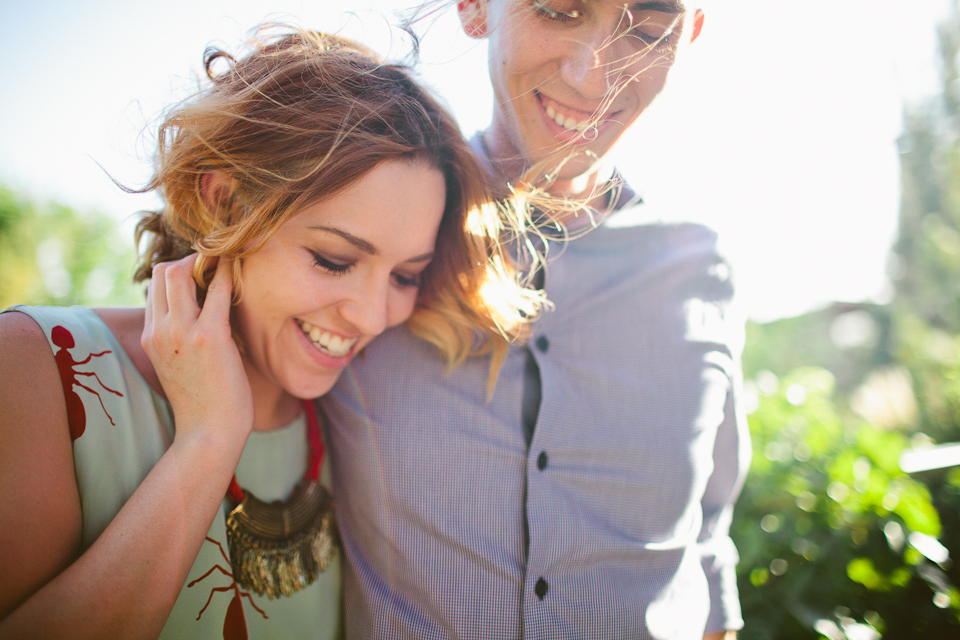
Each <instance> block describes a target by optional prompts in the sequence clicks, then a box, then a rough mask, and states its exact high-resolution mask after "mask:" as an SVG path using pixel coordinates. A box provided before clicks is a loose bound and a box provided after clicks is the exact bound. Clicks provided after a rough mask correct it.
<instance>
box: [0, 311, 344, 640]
mask: <svg viewBox="0 0 960 640" xmlns="http://www.w3.org/2000/svg"><path fill="white" fill-rule="evenodd" d="M6 311H20V312H22V313H25V314H27V315H28V316H30V317H31V318H33V319H34V320H35V321H36V322H37V324H39V325H40V327H41V328H42V329H43V332H44V334H45V335H46V336H47V340H48V341H49V343H50V348H51V349H52V350H53V353H54V357H55V358H56V359H57V360H58V366H59V368H60V371H61V381H62V382H63V383H64V390H65V394H64V396H65V398H66V400H67V408H68V413H69V414H70V418H71V419H70V422H71V424H70V431H71V437H73V438H74V440H73V459H74V465H75V469H76V476H77V488H78V489H79V492H80V505H81V509H82V512H83V535H82V543H81V544H82V548H81V550H82V551H86V550H87V549H88V548H89V547H90V545H91V544H93V542H94V541H95V540H96V539H97V537H98V536H99V535H100V534H101V533H102V532H103V530H104V529H105V528H106V527H107V525H108V524H109V523H110V521H111V520H113V518H114V517H115V516H116V515H117V513H118V512H119V511H120V508H121V507H122V506H123V505H124V503H125V502H126V501H127V500H128V499H129V498H130V496H131V495H132V494H133V492H134V491H136V489H137V487H138V486H139V485H140V483H141V482H142V481H143V479H144V478H145V477H146V476H147V474H148V473H149V472H150V470H151V469H152V468H153V466H154V465H155V464H156V463H157V462H158V461H159V460H160V457H161V456H162V455H163V454H164V452H165V451H166V450H167V448H168V447H169V446H170V444H171V442H172V441H173V435H174V422H173V412H172V410H171V408H170V405H169V404H168V403H167V402H166V400H164V399H163V398H161V397H160V396H158V395H157V394H156V393H154V391H153V390H152V389H151V388H150V387H149V386H148V385H147V383H146V381H145V380H144V379H143V377H142V376H141V375H140V373H139V371H137V369H136V367H135V366H134V365H133V362H132V361H131V360H130V358H129V356H128V355H127V354H126V352H125V351H124V350H123V348H122V347H121V346H120V343H119V342H118V341H117V339H116V337H115V336H114V335H113V333H111V332H110V330H109V329H108V328H107V326H106V325H105V324H104V323H103V321H102V320H101V319H100V317H99V316H98V315H97V314H96V313H94V312H93V311H91V310H90V309H87V308H85V307H68V308H67V307H27V306H14V307H10V308H9V309H7V310H6ZM56 327H61V329H56ZM67 336H69V338H67ZM70 338H72V340H70ZM71 342H72V346H71ZM68 387H69V390H68ZM78 405H79V406H78ZM81 423H82V424H81ZM307 455H308V445H307V435H306V418H305V417H304V416H302V415H301V416H300V417H299V418H297V419H296V420H294V421H293V422H292V423H290V424H289V425H287V426H285V427H283V428H281V429H277V430H275V431H270V432H265V433H261V432H254V433H252V434H251V435H250V438H249V440H248V441H247V444H246V446H245V447H244V450H243V455H242V456H241V458H240V463H239V465H238V466H237V472H236V473H237V481H238V483H239V484H240V486H241V487H243V488H244V489H248V490H250V491H252V492H253V493H254V494H255V495H256V496H257V497H258V498H260V499H261V500H265V501H268V502H269V501H271V500H281V499H284V498H286V496H287V494H289V493H290V491H291V490H292V489H293V487H294V486H295V485H296V484H297V482H298V481H299V480H300V478H301V477H303V474H304V472H305V471H306V468H307ZM321 480H322V481H323V483H324V484H325V485H327V486H328V487H329V486H330V469H329V463H328V461H327V460H326V459H325V460H324V461H323V466H322V468H321ZM229 509H230V505H229V504H227V503H226V501H225V502H224V505H223V507H222V508H221V509H220V511H219V512H218V513H217V516H216V518H215V519H214V521H213V525H212V526H211V527H210V532H209V533H208V534H207V535H208V537H209V538H211V539H213V540H216V541H217V543H218V544H215V543H212V542H210V541H209V540H208V541H206V542H204V543H203V546H202V547H201V549H200V553H199V555H198V556H197V559H196V561H195V562H194V564H193V568H192V569H191V570H190V576H189V577H188V578H187V585H189V584H190V583H191V582H193V581H194V580H197V579H199V578H201V577H202V576H203V575H204V574H206V573H207V572H208V571H210V570H211V569H213V568H214V566H215V565H219V566H220V568H221V569H222V570H223V571H221V570H217V569H214V570H213V572H212V573H210V575H209V576H207V577H206V578H204V579H203V580H200V581H199V582H198V583H197V584H195V585H194V586H192V587H187V586H186V585H184V588H183V590H182V591H181V592H180V596H179V598H178V599H177V602H176V604H175V605H174V607H173V611H172V612H171V613H170V617H169V618H168V619H167V624H166V626H165V627H164V629H163V633H162V634H161V635H160V637H161V638H171V639H172V638H178V639H180V638H210V639H220V638H224V637H225V635H224V622H225V620H226V615H227V607H228V606H229V605H230V603H231V600H232V599H233V598H234V597H235V595H236V591H235V590H234V588H233V580H232V578H231V577H230V576H229V575H227V574H229V573H232V572H231V568H230V562H229V560H228V559H227V557H228V556H229V550H228V548H227V535H226V528H225V518H226V515H227V513H228V512H229V511H228V510H229ZM220 547H222V549H223V553H221V550H220ZM224 554H226V556H227V557H225V556H224ZM340 581H341V577H340V560H339V556H338V557H337V558H336V559H334V561H333V562H332V563H331V565H330V567H329V569H328V570H327V571H325V572H324V573H322V574H321V575H320V576H319V577H318V578H317V580H316V581H315V582H314V583H313V584H312V585H310V586H309V587H307V588H306V589H304V590H302V591H300V592H298V593H296V594H294V595H293V596H292V597H289V598H287V597H280V598H277V599H275V600H269V599H268V598H267V597H266V596H262V597H261V596H258V595H257V594H255V593H251V594H250V598H247V597H241V598H240V603H241V605H242V607H243V609H242V610H243V617H244V619H245V621H246V629H247V637H249V638H250V639H251V640H257V639H265V638H278V639H280V638H283V639H285V638H298V639H299V638H316V639H321V638H323V639H326V638H337V637H339V636H340V633H341V621H340V617H341V582H340ZM214 589H220V590H219V591H214ZM240 591H241V592H243V589H242V588H240ZM251 598H252V601H253V603H255V604H256V606H257V607H259V608H260V609H261V610H262V611H263V612H264V614H266V615H263V614H261V613H259V612H258V611H257V610H256V609H255V608H254V607H253V606H252V605H251ZM208 599H209V600H210V602H209V605H208V606H207V608H206V609H205V610H203V608H204V605H205V604H206V603H207V600H208ZM234 608H236V605H234ZM201 610H203V614H202V615H200V612H201ZM198 616H199V620H198V619H197V618H198ZM238 637H243V636H242V634H239V636H238Z"/></svg>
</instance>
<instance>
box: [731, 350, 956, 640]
mask: <svg viewBox="0 0 960 640" xmlns="http://www.w3.org/2000/svg"><path fill="white" fill-rule="evenodd" d="M767 375H770V374H767ZM764 387H765V390H766V392H767V393H766V395H761V397H760V399H759V405H758V407H757V409H756V411H755V412H754V413H753V414H752V415H751V416H750V430H751V435H752V438H753V446H754V458H753V464H752V467H751V470H750V476H749V477H748V480H747V484H746V486H745V488H744V492H743V495H742V497H741V499H740V501H739V502H738V506H737V511H736V517H735V522H734V527H733V536H734V538H735V540H736V542H737V547H738V548H739V550H740V556H741V560H740V567H739V581H740V598H741V602H742V605H743V609H744V614H745V618H746V621H747V625H746V628H745V629H744V631H743V632H742V633H741V637H742V638H744V639H745V640H750V639H751V638H777V639H790V638H817V637H820V635H821V634H824V633H825V630H826V632H828V633H833V632H836V633H840V634H842V633H844V629H846V630H847V631H846V633H847V634H848V635H849V637H857V636H856V634H857V633H860V634H863V633H865V632H869V631H870V630H871V629H872V630H873V633H876V634H880V633H883V634H884V635H883V637H898V636H896V635H887V633H890V630H891V629H893V628H896V629H898V630H901V629H909V630H910V631H911V632H917V633H919V632H921V631H922V632H923V633H934V632H936V633H941V632H942V633H943V634H945V635H932V636H930V637H950V634H958V633H960V592H957V590H956V589H955V588H954V587H953V579H954V578H952V577H951V576H950V575H948V574H947V573H946V572H945V571H944V570H943V568H942V567H941V566H940V564H938V562H942V563H943V565H944V566H947V565H948V562H946V561H944V560H943V558H941V557H939V556H938V555H937V552H938V551H939V550H940V549H941V547H940V546H939V543H937V542H936V538H937V536H939V535H941V533H942V528H941V522H940V517H939V514H938V512H937V510H936V508H935V507H934V505H933V504H932V502H931V495H930V492H929V491H928V489H927V487H926V486H925V485H924V484H923V483H921V482H919V481H917V480H916V479H913V478H911V477H909V476H908V475H906V474H905V473H903V472H902V471H900V468H899V466H898V459H899V457H900V454H901V453H902V452H903V450H904V449H905V448H907V447H908V446H909V441H908V438H907V437H906V436H905V435H904V434H902V433H900V432H897V431H889V430H884V429H880V428H877V427H874V426H872V425H870V424H868V423H867V422H865V421H864V420H863V419H862V418H860V417H858V416H856V415H854V414H852V413H851V412H850V411H849V410H848V409H845V408H844V407H843V406H841V405H838V403H837V402H836V401H835V394H834V391H835V388H834V387H835V381H834V377H833V375H832V374H831V373H830V372H829V371H826V370H824V369H820V368H813V367H808V368H799V369H796V370H794V371H793V372H791V373H790V374H789V375H788V376H786V377H785V378H784V379H783V380H782V381H777V383H776V387H775V388H773V385H771V384H770V382H769V379H768V380H767V381H766V382H765V384H764ZM748 388H754V385H748ZM918 549H919V550H918ZM931 549H932V550H931ZM924 553H926V554H928V555H929V556H931V557H932V558H933V559H932V560H931V559H930V558H928V557H926V556H925V555H924ZM935 561H937V562H935ZM934 600H936V603H937V604H935V603H934ZM906 602H909V603H910V606H909V607H904V604H905V603H906ZM831 625H832V626H831ZM831 629H832V630H833V631H832V632H831V631H830V630H831ZM885 632H886V633H885ZM828 637H829V636H828ZM836 637H839V638H844V637H848V636H847V635H838V636H836ZM861 637H870V636H869V635H865V636H861ZM873 637H880V635H875V636H873ZM899 637H913V636H911V635H909V634H907V635H905V636H899Z"/></svg>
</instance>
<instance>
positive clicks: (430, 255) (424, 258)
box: [406, 251, 433, 262]
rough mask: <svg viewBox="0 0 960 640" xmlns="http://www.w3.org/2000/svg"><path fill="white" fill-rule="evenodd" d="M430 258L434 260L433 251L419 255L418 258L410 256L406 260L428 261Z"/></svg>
mask: <svg viewBox="0 0 960 640" xmlns="http://www.w3.org/2000/svg"><path fill="white" fill-rule="evenodd" d="M428 260H433V251H431V252H430V253H425V254H423V255H422V256H417V257H416V258H410V259H409V260H407V261H406V262H427V261H428Z"/></svg>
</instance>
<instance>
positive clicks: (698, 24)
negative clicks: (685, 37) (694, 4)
mask: <svg viewBox="0 0 960 640" xmlns="http://www.w3.org/2000/svg"><path fill="white" fill-rule="evenodd" d="M702 30H703V10H702V9H697V10H696V11H694V12H693V30H692V31H691V32H690V42H693V41H694V40H696V39H697V36H699V35H700V32H701V31H702Z"/></svg>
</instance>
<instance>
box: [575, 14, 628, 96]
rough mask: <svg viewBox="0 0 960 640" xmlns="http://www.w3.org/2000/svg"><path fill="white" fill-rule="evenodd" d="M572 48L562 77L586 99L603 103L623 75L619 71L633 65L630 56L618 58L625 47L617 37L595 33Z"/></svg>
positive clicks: (600, 32)
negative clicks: (601, 100) (620, 64)
mask: <svg viewBox="0 0 960 640" xmlns="http://www.w3.org/2000/svg"><path fill="white" fill-rule="evenodd" d="M586 35H587V37H586V38H584V39H580V40H578V41H577V42H574V43H572V44H571V47H570V51H569V53H568V55H566V56H564V58H563V60H562V61H561V63H560V77H561V78H562V79H563V81H564V82H565V83H567V84H568V85H570V86H571V87H573V88H574V89H576V90H577V91H579V92H580V93H581V94H583V96H584V97H587V98H593V99H597V100H599V99H603V98H604V97H606V96H607V95H608V94H609V92H610V91H611V90H612V89H613V88H614V87H615V86H616V83H617V78H618V77H619V75H620V74H621V73H622V72H623V69H622V68H618V60H617V57H618V56H619V57H620V58H621V60H620V61H619V62H620V63H622V64H627V63H629V60H628V56H623V55H620V54H618V52H621V51H622V49H623V47H622V46H621V45H620V43H618V42H617V38H616V37H615V36H614V34H613V33H604V32H602V31H601V30H599V29H598V30H595V31H593V32H591V33H589V34H586Z"/></svg>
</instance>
